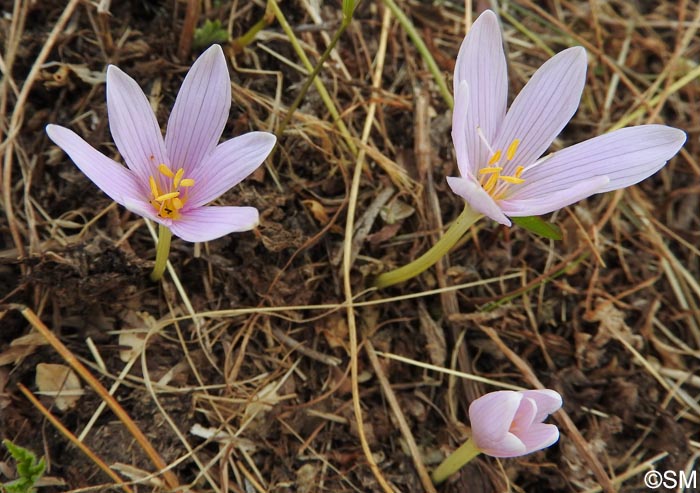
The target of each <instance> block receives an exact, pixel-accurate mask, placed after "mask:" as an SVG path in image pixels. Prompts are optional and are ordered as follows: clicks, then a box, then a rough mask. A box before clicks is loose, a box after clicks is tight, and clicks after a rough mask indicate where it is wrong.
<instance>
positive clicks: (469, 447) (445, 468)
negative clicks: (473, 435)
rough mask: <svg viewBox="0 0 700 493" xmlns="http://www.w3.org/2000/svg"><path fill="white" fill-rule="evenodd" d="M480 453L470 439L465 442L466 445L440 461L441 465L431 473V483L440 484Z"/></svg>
mask: <svg viewBox="0 0 700 493" xmlns="http://www.w3.org/2000/svg"><path fill="white" fill-rule="evenodd" d="M480 453H481V450H479V449H478V448H477V446H476V445H475V444H474V442H473V441H472V440H471V439H469V440H467V441H466V443H464V444H462V446H461V447H459V448H458V449H457V450H455V451H454V452H452V454H450V455H449V456H448V457H447V458H446V459H445V460H444V461H442V464H440V465H439V466H438V467H437V469H435V470H434V471H433V474H432V476H431V477H432V479H433V483H435V484H440V483H442V482H443V481H445V480H446V479H447V478H449V477H450V476H452V475H453V474H454V473H456V472H457V471H459V470H460V469H461V468H462V467H464V465H465V464H467V463H468V462H469V461H470V460H472V459H473V458H474V457H476V456H477V455H479V454H480Z"/></svg>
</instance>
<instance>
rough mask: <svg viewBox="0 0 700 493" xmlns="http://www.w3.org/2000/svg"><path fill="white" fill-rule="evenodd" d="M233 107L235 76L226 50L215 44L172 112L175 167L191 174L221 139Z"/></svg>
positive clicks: (170, 144) (170, 143)
mask: <svg viewBox="0 0 700 493" xmlns="http://www.w3.org/2000/svg"><path fill="white" fill-rule="evenodd" d="M230 109H231V80H230V79H229V75H228V68H227V67H226V59H225V58H224V52H223V50H222V49H221V46H219V45H213V46H212V47H211V48H209V49H208V50H207V51H205V52H204V53H202V55H201V56H200V57H199V58H197V60H196V61H195V62H194V64H193V65H192V68H190V71H189V72H188V73H187V76H186V77H185V80H184V81H183V83H182V87H181V88H180V92H179V93H178V95H177V99H176V100H175V105H174V106H173V110H172V112H171V113H170V119H169V120H168V129H167V132H166V134H165V147H166V148H167V149H168V157H169V158H170V164H171V165H172V169H174V170H177V169H179V168H184V170H185V176H189V175H190V174H191V173H192V172H193V171H194V170H195V169H196V168H197V166H199V165H200V164H201V162H202V160H203V159H204V157H205V156H206V155H207V154H209V153H210V152H211V151H212V150H213V149H214V147H216V144H217V143H218V142H219V138H220V137H221V133H222V132H223V131H224V126H225V125H226V120H227V119H228V114H229V110H230Z"/></svg>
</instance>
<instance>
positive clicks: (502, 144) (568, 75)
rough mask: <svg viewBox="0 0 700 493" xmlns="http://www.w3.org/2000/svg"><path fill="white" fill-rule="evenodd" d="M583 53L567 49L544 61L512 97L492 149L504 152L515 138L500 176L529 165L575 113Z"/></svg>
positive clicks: (583, 72)
mask: <svg viewBox="0 0 700 493" xmlns="http://www.w3.org/2000/svg"><path fill="white" fill-rule="evenodd" d="M586 60H587V59H586V50H584V49H583V48H582V47H580V46H576V47H573V48H569V49H567V50H564V51H562V52H561V53H558V54H557V55H555V56H553V57H552V58H550V59H549V60H547V61H546V62H545V63H544V64H543V65H542V66H541V67H540V68H539V69H538V70H537V72H535V73H534V75H533V76H532V78H531V79H530V80H529V81H528V83H527V84H526V85H525V87H523V89H522V91H520V94H518V96H517V97H516V98H515V101H513V104H512V105H511V107H510V109H509V110H508V114H507V115H506V117H505V120H504V121H503V126H502V128H501V130H500V132H499V133H498V136H497V138H496V143H495V147H494V148H495V149H502V150H503V151H504V153H505V150H506V149H507V148H508V147H509V146H510V145H511V144H512V143H513V141H514V140H515V139H519V140H520V145H519V147H518V149H517V152H516V153H515V159H513V160H512V161H508V162H507V163H505V164H503V167H504V170H503V174H504V175H512V174H513V172H514V170H515V167H516V166H519V165H522V166H525V167H527V165H529V164H532V163H534V162H535V160H537V158H539V157H540V156H541V155H542V154H543V153H544V152H545V151H546V150H547V148H548V147H549V146H550V145H551V143H552V141H553V140H554V138H555V137H556V136H557V135H559V133H560V132H561V130H562V129H563V128H564V126H565V125H566V124H567V123H568V121H569V120H571V117H572V116H574V113H576V108H578V104H579V101H580V100H581V92H582V91H583V86H584V84H585V82H586Z"/></svg>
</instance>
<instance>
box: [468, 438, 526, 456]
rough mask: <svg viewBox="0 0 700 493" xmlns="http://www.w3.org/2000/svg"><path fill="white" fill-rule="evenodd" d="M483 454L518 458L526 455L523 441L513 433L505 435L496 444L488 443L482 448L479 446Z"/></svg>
mask: <svg viewBox="0 0 700 493" xmlns="http://www.w3.org/2000/svg"><path fill="white" fill-rule="evenodd" d="M479 450H481V451H482V452H483V453H484V454H486V455H490V456H491V457H501V458H508V457H518V456H520V455H525V454H527V453H528V449H527V446H526V445H525V444H524V443H523V441H522V440H521V439H520V438H519V437H517V436H515V435H514V434H513V433H506V434H505V436H504V437H503V438H501V439H500V440H499V441H497V442H490V443H488V444H485V445H484V446H483V447H482V446H479Z"/></svg>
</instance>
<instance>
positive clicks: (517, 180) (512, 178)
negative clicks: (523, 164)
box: [499, 176, 525, 185]
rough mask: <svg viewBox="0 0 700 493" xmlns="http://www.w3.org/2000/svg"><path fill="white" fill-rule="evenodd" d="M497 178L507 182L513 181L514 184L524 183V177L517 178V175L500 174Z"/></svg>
mask: <svg viewBox="0 0 700 493" xmlns="http://www.w3.org/2000/svg"><path fill="white" fill-rule="evenodd" d="M499 178H500V179H501V180H503V181H507V182H508V183H513V184H515V185H518V184H520V183H525V180H524V179H522V178H518V177H517V176H500V177H499Z"/></svg>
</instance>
